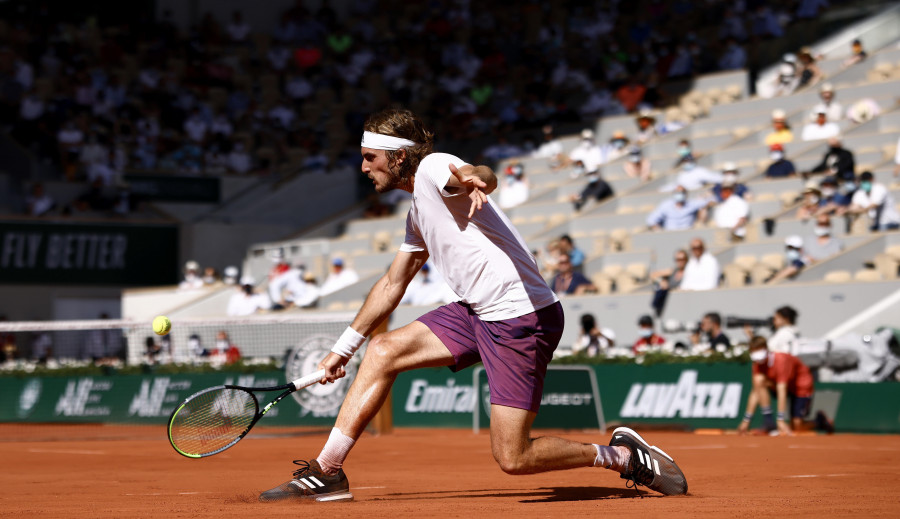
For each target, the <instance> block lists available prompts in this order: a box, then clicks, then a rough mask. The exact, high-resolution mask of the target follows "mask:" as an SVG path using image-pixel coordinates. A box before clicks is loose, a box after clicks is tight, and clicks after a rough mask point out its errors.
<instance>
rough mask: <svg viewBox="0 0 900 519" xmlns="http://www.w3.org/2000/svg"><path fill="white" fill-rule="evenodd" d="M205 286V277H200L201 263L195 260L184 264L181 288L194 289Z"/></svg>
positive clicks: (179, 286) (179, 285)
mask: <svg viewBox="0 0 900 519" xmlns="http://www.w3.org/2000/svg"><path fill="white" fill-rule="evenodd" d="M197 288H203V278H202V277H200V264H199V263H197V262H196V261H194V260H191V261H188V262H187V263H185V264H184V279H183V280H182V281H181V283H179V284H178V289H179V290H194V289H197Z"/></svg>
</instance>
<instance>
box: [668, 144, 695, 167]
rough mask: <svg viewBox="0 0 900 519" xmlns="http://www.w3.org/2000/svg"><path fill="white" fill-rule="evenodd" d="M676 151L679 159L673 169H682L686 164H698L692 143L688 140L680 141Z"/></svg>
mask: <svg viewBox="0 0 900 519" xmlns="http://www.w3.org/2000/svg"><path fill="white" fill-rule="evenodd" d="M676 151H677V152H678V159H677V160H676V161H675V165H674V166H673V167H676V168H680V167H681V166H683V165H684V164H685V162H694V163H696V162H697V157H695V156H694V151H693V150H692V149H691V143H690V141H688V140H687V139H681V140H680V141H678V148H677V150H676Z"/></svg>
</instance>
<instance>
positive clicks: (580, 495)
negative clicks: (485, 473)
mask: <svg viewBox="0 0 900 519" xmlns="http://www.w3.org/2000/svg"><path fill="white" fill-rule="evenodd" d="M640 495H642V496H644V497H658V496H654V495H652V494H650V493H648V492H643V491H641V492H640ZM511 497H512V498H516V497H520V498H522V500H521V501H520V503H550V502H559V501H563V502H565V501H595V500H601V499H623V498H629V499H630V498H638V497H640V496H639V495H638V492H636V491H634V490H632V489H624V488H606V487H553V488H538V489H514V488H506V489H477V490H439V491H435V492H394V493H390V494H384V496H383V497H377V498H374V499H373V501H381V500H383V501H395V500H410V501H419V500H436V499H445V500H446V499H478V498H490V499H496V498H511Z"/></svg>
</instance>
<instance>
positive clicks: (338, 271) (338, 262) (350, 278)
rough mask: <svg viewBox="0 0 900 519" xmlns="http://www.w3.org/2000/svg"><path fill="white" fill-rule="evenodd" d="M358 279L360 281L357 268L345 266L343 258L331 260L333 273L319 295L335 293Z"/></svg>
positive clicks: (323, 284)
mask: <svg viewBox="0 0 900 519" xmlns="http://www.w3.org/2000/svg"><path fill="white" fill-rule="evenodd" d="M357 281H359V274H357V273H356V271H355V270H353V269H351V268H348V267H345V265H344V260H343V259H341V258H334V259H333V260H331V273H330V274H328V277H327V278H325V282H324V283H322V286H321V287H320V288H319V295H320V296H322V297H324V296H327V295H329V294H333V293H335V292H337V291H338V290H341V289H342V288H346V287H348V286H350V285H352V284H354V283H356V282H357Z"/></svg>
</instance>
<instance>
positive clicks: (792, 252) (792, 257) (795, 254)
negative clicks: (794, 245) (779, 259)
mask: <svg viewBox="0 0 900 519" xmlns="http://www.w3.org/2000/svg"><path fill="white" fill-rule="evenodd" d="M784 254H785V256H787V260H788V262H793V261H797V260H798V259H800V251H798V250H797V249H788V250H787V251H786V252H785V253H784Z"/></svg>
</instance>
